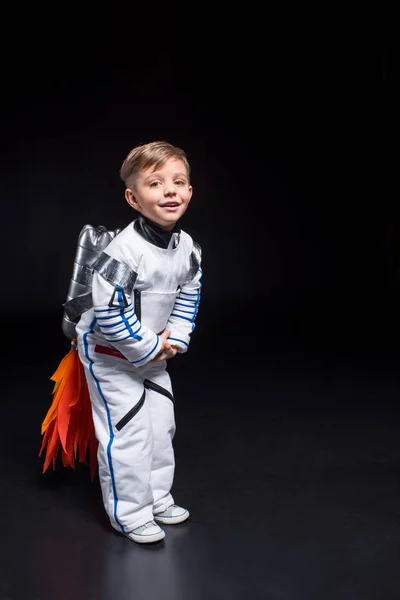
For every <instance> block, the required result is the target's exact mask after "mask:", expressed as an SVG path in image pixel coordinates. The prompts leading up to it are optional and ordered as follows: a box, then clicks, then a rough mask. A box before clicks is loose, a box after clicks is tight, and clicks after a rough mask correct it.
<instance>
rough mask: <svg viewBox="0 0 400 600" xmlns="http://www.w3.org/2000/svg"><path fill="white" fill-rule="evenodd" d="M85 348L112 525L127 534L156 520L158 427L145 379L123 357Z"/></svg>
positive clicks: (104, 491)
mask: <svg viewBox="0 0 400 600" xmlns="http://www.w3.org/2000/svg"><path fill="white" fill-rule="evenodd" d="M79 350H80V351H79V354H80V357H81V360H82V362H83V364H84V366H85V373H86V378H87V382H88V387H89V392H90V397H91V402H92V409H93V421H94V426H95V431H96V437H97V439H98V441H99V450H98V464H99V478H100V485H101V490H102V495H103V502H104V507H105V509H106V512H107V514H108V516H109V518H110V521H111V524H112V526H113V527H114V528H115V529H117V530H119V531H123V532H125V533H127V532H129V531H132V530H133V529H135V528H136V527H138V526H139V525H143V524H144V523H146V522H147V521H151V520H152V518H153V494H152V489H151V485H150V477H151V468H152V461H153V431H152V424H151V414H150V409H149V406H148V403H147V402H146V399H145V398H144V397H143V395H144V392H145V389H144V386H143V381H142V378H141V377H140V376H139V374H138V372H137V371H138V370H136V369H135V368H134V367H132V365H130V364H129V363H128V362H127V361H124V359H122V358H121V359H120V358H114V357H111V356H105V355H101V354H96V353H94V352H93V350H92V348H91V347H90V346H86V348H82V347H81V348H80V349H79ZM143 399H144V402H143ZM142 402H143V405H142Z"/></svg>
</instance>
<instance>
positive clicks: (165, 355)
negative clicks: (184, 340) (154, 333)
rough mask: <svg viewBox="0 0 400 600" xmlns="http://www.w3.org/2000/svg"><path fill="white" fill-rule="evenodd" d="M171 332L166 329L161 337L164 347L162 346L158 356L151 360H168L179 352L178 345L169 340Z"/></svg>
mask: <svg viewBox="0 0 400 600" xmlns="http://www.w3.org/2000/svg"><path fill="white" fill-rule="evenodd" d="M170 333H171V332H170V331H167V330H166V331H164V332H163V333H162V334H161V336H160V337H161V339H162V344H163V345H162V348H161V350H160V352H159V353H158V354H157V356H156V357H155V358H153V359H152V360H151V362H153V361H154V362H158V361H160V360H168V359H169V358H174V356H175V355H176V353H177V352H178V347H177V346H173V345H172V344H170V343H169V342H168V340H167V338H168V336H169V334H170Z"/></svg>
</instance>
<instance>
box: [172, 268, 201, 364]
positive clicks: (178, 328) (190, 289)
mask: <svg viewBox="0 0 400 600" xmlns="http://www.w3.org/2000/svg"><path fill="white" fill-rule="evenodd" d="M202 274H203V272H202V270H201V268H200V267H199V269H198V271H197V273H196V275H195V276H194V278H193V279H192V281H190V283H188V284H187V285H185V286H183V287H182V288H181V290H180V291H179V294H178V296H177V298H176V300H175V304H174V307H173V309H172V313H171V315H170V317H169V319H168V323H167V326H166V329H168V330H169V331H170V332H171V333H170V335H169V338H168V341H169V342H170V343H171V344H172V345H174V346H177V347H178V352H180V353H183V352H186V350H187V349H188V347H189V341H190V335H191V333H192V331H193V330H194V328H195V319H196V316H197V313H198V310H199V304H200V290H201V282H200V280H201V276H202Z"/></svg>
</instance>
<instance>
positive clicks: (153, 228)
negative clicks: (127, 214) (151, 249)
mask: <svg viewBox="0 0 400 600" xmlns="http://www.w3.org/2000/svg"><path fill="white" fill-rule="evenodd" d="M133 226H134V228H135V231H137V233H139V234H140V235H141V236H142V237H144V239H145V240H147V241H148V242H150V244H153V245H154V246H158V247H159V248H165V249H166V248H168V245H169V243H170V241H171V237H172V234H173V233H177V234H178V236H179V234H180V232H181V230H180V228H179V227H178V226H177V225H175V227H174V228H173V230H172V231H165V229H161V227H159V226H158V225H156V224H155V223H153V221H150V219H147V218H146V217H144V216H143V215H139V216H138V218H137V219H136V220H135V221H134V223H133ZM178 239H179V237H178Z"/></svg>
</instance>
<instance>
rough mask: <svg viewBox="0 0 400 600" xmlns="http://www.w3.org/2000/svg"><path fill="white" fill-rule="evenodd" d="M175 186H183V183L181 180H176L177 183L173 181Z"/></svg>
mask: <svg viewBox="0 0 400 600" xmlns="http://www.w3.org/2000/svg"><path fill="white" fill-rule="evenodd" d="M175 184H176V185H185V182H184V181H182V179H178V181H175Z"/></svg>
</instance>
